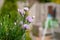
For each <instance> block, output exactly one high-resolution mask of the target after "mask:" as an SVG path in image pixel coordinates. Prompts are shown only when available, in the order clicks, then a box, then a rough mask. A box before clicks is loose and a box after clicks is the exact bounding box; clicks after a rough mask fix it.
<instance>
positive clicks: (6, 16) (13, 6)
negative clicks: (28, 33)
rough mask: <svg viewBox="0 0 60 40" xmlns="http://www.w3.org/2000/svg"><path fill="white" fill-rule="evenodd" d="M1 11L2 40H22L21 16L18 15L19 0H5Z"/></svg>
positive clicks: (0, 35)
mask: <svg viewBox="0 0 60 40" xmlns="http://www.w3.org/2000/svg"><path fill="white" fill-rule="evenodd" d="M4 1H5V2H4V4H3V6H2V8H1V11H0V40H22V35H23V34H24V33H25V30H23V29H22V27H21V25H20V21H21V20H22V17H21V15H20V14H19V13H18V10H17V9H18V7H17V0H4Z"/></svg>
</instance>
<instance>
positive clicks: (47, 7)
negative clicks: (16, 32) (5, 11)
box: [0, 0, 60, 40]
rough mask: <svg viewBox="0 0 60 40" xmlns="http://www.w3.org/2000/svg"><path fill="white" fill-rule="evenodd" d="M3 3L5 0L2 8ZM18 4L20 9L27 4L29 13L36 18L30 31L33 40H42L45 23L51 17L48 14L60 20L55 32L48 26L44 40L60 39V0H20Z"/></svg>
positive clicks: (1, 2) (1, 3)
mask: <svg viewBox="0 0 60 40" xmlns="http://www.w3.org/2000/svg"><path fill="white" fill-rule="evenodd" d="M3 3H4V0H0V8H1V7H2V5H3ZM17 5H18V8H19V9H23V8H24V7H25V6H27V7H29V15H30V16H31V17H33V18H34V19H33V22H32V23H31V24H30V26H31V29H30V32H29V33H30V36H31V38H32V40H42V37H43V32H44V29H45V27H44V28H43V26H45V25H43V24H44V22H46V19H47V18H49V17H48V14H51V15H52V18H55V19H57V20H58V23H57V24H58V27H57V26H56V25H55V26H56V27H55V28H53V29H54V32H51V28H47V33H46V34H45V39H44V40H53V39H55V40H60V31H59V30H60V0H26V1H25V2H22V1H20V0H19V1H17ZM53 10H55V11H53ZM47 25H48V24H47ZM52 35H54V36H52Z"/></svg>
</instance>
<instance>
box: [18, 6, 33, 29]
mask: <svg viewBox="0 0 60 40" xmlns="http://www.w3.org/2000/svg"><path fill="white" fill-rule="evenodd" d="M28 10H29V8H28V7H25V8H24V9H22V10H20V9H18V12H19V13H20V15H21V16H22V17H23V18H24V19H23V20H24V21H20V24H22V25H23V28H25V29H30V27H29V23H31V22H32V21H33V17H31V16H29V15H27V16H25V15H26V12H28ZM25 21H27V22H28V23H25Z"/></svg>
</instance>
